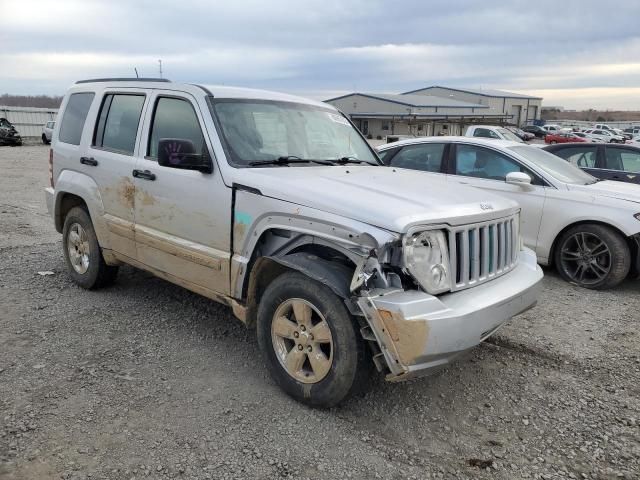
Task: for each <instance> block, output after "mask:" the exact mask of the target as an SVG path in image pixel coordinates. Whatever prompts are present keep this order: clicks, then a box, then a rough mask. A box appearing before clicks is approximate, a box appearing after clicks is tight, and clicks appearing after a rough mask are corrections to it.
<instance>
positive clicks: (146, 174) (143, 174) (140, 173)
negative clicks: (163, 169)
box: [133, 170, 156, 181]
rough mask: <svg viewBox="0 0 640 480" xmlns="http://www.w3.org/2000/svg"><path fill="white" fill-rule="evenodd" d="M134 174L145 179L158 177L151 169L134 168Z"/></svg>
mask: <svg viewBox="0 0 640 480" xmlns="http://www.w3.org/2000/svg"><path fill="white" fill-rule="evenodd" d="M133 176H134V177H135V178H142V179H143V180H151V181H153V180H155V179H156V174H155V173H151V172H150V171H149V170H134V171H133Z"/></svg>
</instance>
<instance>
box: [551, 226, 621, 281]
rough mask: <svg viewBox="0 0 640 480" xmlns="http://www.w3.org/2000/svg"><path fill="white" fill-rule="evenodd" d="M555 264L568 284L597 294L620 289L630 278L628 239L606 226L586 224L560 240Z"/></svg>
mask: <svg viewBox="0 0 640 480" xmlns="http://www.w3.org/2000/svg"><path fill="white" fill-rule="evenodd" d="M554 260H555V264H556V268H557V269H558V272H559V273H560V275H561V276H562V277H563V278H564V279H565V280H566V281H568V282H570V283H574V284H576V285H579V286H581V287H585V288H591V289H594V290H606V289H608V288H613V287H615V286H616V285H619V284H620V283H621V282H622V281H623V280H624V279H625V278H626V277H627V275H628V274H629V269H630V268H631V251H630V250H629V245H627V242H626V241H625V239H624V238H623V237H622V236H621V235H620V234H619V233H618V232H616V231H615V230H613V229H611V228H610V227H607V226H604V225H597V224H584V225H577V226H575V227H573V228H570V229H569V230H567V231H566V232H565V233H564V234H563V235H562V236H561V237H560V239H558V244H557V247H556V251H555V259H554Z"/></svg>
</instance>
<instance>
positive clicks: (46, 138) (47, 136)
mask: <svg viewBox="0 0 640 480" xmlns="http://www.w3.org/2000/svg"><path fill="white" fill-rule="evenodd" d="M55 126H56V122H54V121H50V122H47V123H45V124H44V127H42V143H44V144H45V145H49V144H50V143H51V135H52V134H53V129H54V128H55Z"/></svg>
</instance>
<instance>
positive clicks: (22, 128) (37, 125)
mask: <svg viewBox="0 0 640 480" xmlns="http://www.w3.org/2000/svg"><path fill="white" fill-rule="evenodd" d="M57 115H58V109H57V108H35V107H5V106H2V105H0V118H2V117H4V118H6V119H7V120H9V121H10V122H11V123H12V124H13V126H14V127H16V130H17V131H18V133H19V134H20V136H21V137H23V138H26V137H40V136H41V135H42V127H43V126H44V124H45V123H47V122H48V121H49V120H55V119H56V116H57Z"/></svg>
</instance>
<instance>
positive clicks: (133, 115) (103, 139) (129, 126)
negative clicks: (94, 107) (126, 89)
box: [93, 94, 144, 155]
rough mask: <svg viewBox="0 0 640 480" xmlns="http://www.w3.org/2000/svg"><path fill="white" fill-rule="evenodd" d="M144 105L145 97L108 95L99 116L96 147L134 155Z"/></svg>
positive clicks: (95, 138) (95, 139) (95, 140)
mask: <svg viewBox="0 0 640 480" xmlns="http://www.w3.org/2000/svg"><path fill="white" fill-rule="evenodd" d="M143 105H144V95H128V94H109V95H106V96H105V97H104V100H103V102H102V107H101V109H100V115H99V116H98V124H97V126H96V133H95V137H94V143H93V144H94V146H96V147H98V148H105V149H108V150H114V151H116V152H121V153H125V154H127V155H132V154H133V150H134V149H135V145H136V136H137V133H138V123H139V122H140V114H141V113H142V106H143Z"/></svg>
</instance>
